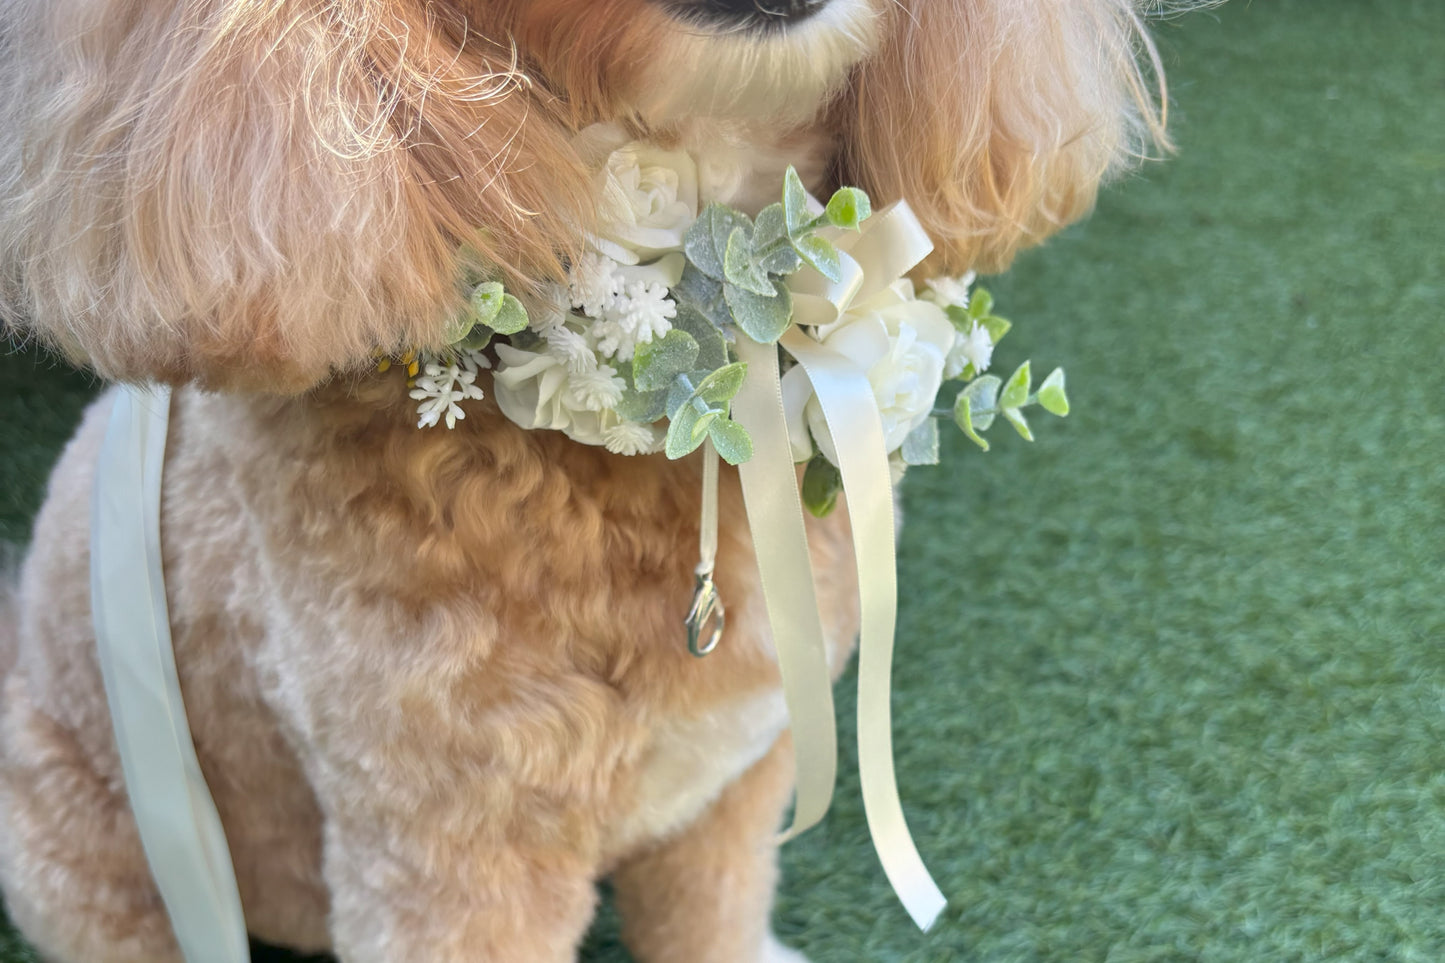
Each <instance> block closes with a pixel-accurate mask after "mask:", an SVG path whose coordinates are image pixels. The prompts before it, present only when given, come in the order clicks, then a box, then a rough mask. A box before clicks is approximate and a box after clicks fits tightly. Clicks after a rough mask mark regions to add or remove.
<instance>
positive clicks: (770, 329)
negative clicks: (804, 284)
mask: <svg viewBox="0 0 1445 963" xmlns="http://www.w3.org/2000/svg"><path fill="white" fill-rule="evenodd" d="M772 284H773V292H774V293H773V295H772V296H770V297H764V296H762V295H759V294H755V293H753V292H752V291H748V290H745V289H743V288H740V287H737V286H735V285H732V284H724V285H723V298H724V299H725V300H726V301H727V305H728V308H729V309H730V310H731V311H732V317H733V321H734V322H736V323H737V326H738V327H739V328H741V329H742V331H743V333H744V334H746V335H747V336H748V337H750V338H752V339H753V340H754V341H757V342H758V343H759V344H773V343H774V342H776V341H777V340H778V339H779V338H781V337H782V336H783V332H785V331H787V330H788V326H789V325H790V324H792V323H793V296H792V294H790V293H789V292H788V286H787V285H786V284H784V283H783V282H782V281H780V280H775V281H773V282H772Z"/></svg>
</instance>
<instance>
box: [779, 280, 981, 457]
mask: <svg viewBox="0 0 1445 963" xmlns="http://www.w3.org/2000/svg"><path fill="white" fill-rule="evenodd" d="M955 333H956V332H955V331H954V328H953V325H952V324H951V323H950V322H949V320H948V316H947V315H946V314H944V313H943V309H942V308H940V307H939V306H938V305H937V304H934V303H933V302H931V301H921V300H918V299H917V298H915V297H914V295H913V285H912V284H911V283H910V282H909V281H907V280H906V279H904V280H899V281H895V282H894V283H893V284H891V285H889V286H888V287H887V288H885V289H884V290H883V291H881V292H879V293H878V294H876V295H874V296H873V297H871V298H869V299H868V300H867V301H865V302H863V303H862V304H857V305H853V306H851V307H850V308H849V309H848V311H847V313H845V314H844V315H843V317H842V318H840V319H839V320H838V322H837V323H835V324H832V325H829V326H828V329H827V335H826V337H824V338H823V339H822V341H823V344H824V345H826V346H827V347H829V348H831V349H833V350H834V351H836V352H838V353H839V354H841V355H843V356H844V357H846V358H848V359H849V360H851V361H852V362H853V363H854V364H856V365H857V366H858V367H859V368H860V369H862V370H863V371H866V372H867V375H868V383H869V384H870V385H871V386H872V388H873V397H874V400H876V401H877V403H878V413H879V414H880V415H881V416H882V419H883V437H884V450H886V451H888V452H889V453H892V452H894V451H896V450H897V449H898V448H900V447H901V446H902V445H903V439H904V438H907V437H908V433H909V432H910V431H912V430H913V429H914V428H917V427H918V426H919V425H920V424H922V423H923V422H924V420H925V419H927V418H928V417H929V415H930V413H931V412H932V411H933V402H934V399H935V398H936V397H937V396H938V389H939V388H940V387H941V386H942V384H943V366H944V361H945V359H946V358H947V356H948V352H949V349H950V348H952V346H953V343H954V335H955ZM807 377H808V375H807V372H806V371H804V369H803V367H802V365H799V366H797V367H795V368H793V369H791V370H790V371H789V372H788V373H787V374H786V375H785V376H784V377H783V382H784V384H783V401H784V408H785V409H786V411H787V415H788V434H789V436H790V437H791V439H792V441H793V455H794V457H795V458H797V459H799V460H801V459H802V458H803V457H807V456H808V455H810V454H811V453H812V448H811V446H810V445H808V444H807V442H806V439H807V437H808V436H807V432H811V435H812V440H813V442H814V443H815V444H816V445H817V446H818V451H820V452H822V454H823V457H825V458H827V459H828V460H829V461H831V462H832V463H833V464H835V465H836V464H837V463H838V452H837V448H836V447H835V446H834V444H833V435H832V432H830V431H829V430H828V425H827V422H826V421H825V420H824V419H823V409H822V406H821V405H819V403H818V399H817V397H815V396H814V394H813V391H812V387H811V385H807V386H806V387H805V386H803V385H800V384H798V381H799V380H803V381H806V379H807ZM800 399H801V404H800Z"/></svg>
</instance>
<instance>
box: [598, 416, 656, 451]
mask: <svg viewBox="0 0 1445 963" xmlns="http://www.w3.org/2000/svg"><path fill="white" fill-rule="evenodd" d="M662 441H663V439H662V433H661V432H660V431H658V430H657V429H656V428H654V427H653V426H652V425H644V424H640V423H638V422H636V421H625V420H624V421H619V422H618V423H617V424H615V425H612V426H610V427H607V428H604V429H603V430H602V443H603V444H604V445H606V446H607V450H608V451H610V452H612V453H613V454H614V455H648V454H651V453H652V452H655V451H659V450H660V449H661V448H662Z"/></svg>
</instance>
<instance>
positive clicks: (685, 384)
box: [618, 167, 872, 465]
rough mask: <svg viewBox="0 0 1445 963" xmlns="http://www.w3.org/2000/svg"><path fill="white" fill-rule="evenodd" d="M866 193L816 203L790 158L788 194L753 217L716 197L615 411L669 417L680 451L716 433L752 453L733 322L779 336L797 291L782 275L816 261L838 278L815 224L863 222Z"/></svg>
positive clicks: (742, 452)
mask: <svg viewBox="0 0 1445 963" xmlns="http://www.w3.org/2000/svg"><path fill="white" fill-rule="evenodd" d="M871 211H872V208H871V205H870V204H869V202H868V195H867V194H865V193H863V192H862V191H860V190H858V189H856V188H851V187H845V188H842V189H840V190H838V191H837V192H836V193H834V194H833V196H832V198H830V199H829V201H828V203H827V205H826V206H825V207H824V209H823V211H822V212H821V213H817V214H815V213H813V212H812V211H811V210H810V208H809V204H808V192H807V190H806V189H804V187H803V182H802V179H801V178H799V177H798V172H797V171H796V170H794V169H793V168H792V167H789V168H788V170H787V173H786V175H785V176H784V182H783V199H782V200H781V201H779V202H777V203H774V204H769V205H768V206H767V207H765V208H763V209H762V211H760V212H759V213H758V216H757V218H756V220H754V219H751V218H749V217H748V216H747V215H746V214H743V213H742V212H740V211H737V210H735V209H733V208H730V207H725V206H723V205H721V204H710V205H708V206H707V207H706V208H705V209H704V210H703V212H702V214H701V215H700V216H699V217H698V219H697V220H696V221H695V222H694V223H693V225H692V227H691V228H689V230H688V232H687V236H686V238H685V239H684V247H683V250H684V252H685V254H686V256H687V265H686V267H685V268H684V270H683V275H682V279H681V280H680V281H679V282H678V283H677V284H676V285H675V286H674V287H673V289H672V295H673V298H674V300H675V301H676V302H677V312H678V313H677V319H676V322H675V323H674V326H673V329H672V330H671V331H669V332H668V333H667V334H666V335H664V336H663V337H662V338H659V339H657V340H655V341H653V342H652V343H650V344H647V345H642V346H639V347H638V350H637V353H636V356H635V357H634V358H633V360H632V365H631V368H630V370H629V371H628V372H627V373H626V374H625V375H624V377H625V379H626V380H627V381H628V389H627V391H625V392H624V400H623V404H624V406H625V407H619V408H618V411H619V412H620V413H622V414H623V416H624V417H628V418H632V417H634V415H636V416H637V420H656V419H657V418H660V417H662V415H664V414H665V415H666V416H667V417H668V419H669V425H668V429H667V443H666V451H667V455H668V457H669V458H681V457H682V456H683V455H686V454H688V453H689V452H692V451H695V450H696V449H697V448H698V446H699V445H701V444H702V443H703V441H704V440H705V439H711V440H712V443H713V446H714V447H715V448H716V449H717V451H718V454H720V455H721V456H722V457H723V459H724V460H726V461H727V462H728V463H729V464H734V465H735V464H739V463H740V462H743V461H746V460H747V459H748V458H750V457H752V452H753V443H752V438H751V437H749V435H748V432H747V430H746V429H745V428H743V427H742V426H741V425H739V424H738V423H737V422H736V421H733V420H732V419H731V418H730V417H728V411H729V408H730V405H731V402H732V399H733V398H734V397H735V396H736V395H737V393H738V390H739V389H741V388H742V384H743V378H744V377H745V375H746V372H747V367H746V365H744V364H742V363H741V362H739V361H736V360H735V359H734V357H733V355H732V352H731V351H730V349H729V348H728V342H729V341H730V340H732V333H731V332H732V329H733V326H736V328H737V330H739V331H742V332H743V333H744V334H746V335H747V336H748V337H750V338H752V339H753V340H754V341H757V342H759V343H762V344H775V343H776V342H777V340H778V339H779V338H781V337H782V336H783V333H784V332H785V331H787V330H788V327H789V326H790V325H791V324H792V323H793V300H792V296H791V295H790V294H789V292H788V286H787V284H786V282H785V281H784V280H783V279H784V278H785V277H787V276H788V275H790V274H793V273H794V272H796V271H798V270H800V269H801V268H802V266H803V265H804V264H808V265H811V266H812V267H814V268H815V269H816V270H817V271H818V273H820V274H822V275H823V276H824V277H826V278H828V279H829V280H832V281H837V280H839V279H840V278H841V277H842V259H841V257H840V256H839V254H838V249H837V248H836V247H835V246H834V245H833V243H832V242H831V241H829V240H828V239H827V238H825V237H823V236H821V235H820V234H819V233H818V232H819V231H820V230H822V229H823V228H826V227H834V228H843V229H845V230H858V227H859V225H860V224H861V223H862V222H863V220H864V219H866V218H867V217H868V215H869V214H870V213H871Z"/></svg>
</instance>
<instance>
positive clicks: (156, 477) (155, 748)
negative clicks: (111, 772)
mask: <svg viewBox="0 0 1445 963" xmlns="http://www.w3.org/2000/svg"><path fill="white" fill-rule="evenodd" d="M114 399H115V400H114V404H113V406H112V408H111V414H110V424H109V427H108V428H107V429H106V433H105V440H104V442H103V443H102V445H101V450H100V459H99V461H98V463H97V465H96V477H95V490H94V492H93V494H92V498H91V519H90V522H91V527H90V532H91V534H90V597H91V617H92V620H93V622H94V625H95V638H96V643H97V655H98V658H99V661H100V671H101V676H102V678H103V680H104V683H105V694H106V699H107V700H108V702H109V704H110V715H111V722H112V724H113V726H114V729H115V741H116V748H117V750H118V751H119V754H120V763H121V769H122V771H123V772H124V774H125V786H126V794H127V795H128V796H129V797H130V805H131V810H132V811H133V812H134V813H135V821H136V828H137V829H138V830H139V831H140V840H141V846H142V847H143V848H144V850H145V856H146V861H147V862H148V863H149V864H150V869H151V876H152V877H153V878H154V879H155V883H156V887H157V889H159V890H160V894H161V899H162V901H163V902H164V903H165V906H166V913H167V915H169V917H170V921H171V929H172V930H173V931H174V933H175V936H176V942H177V943H179V944H180V948H181V953H182V954H183V955H184V956H185V958H186V961H187V963H245V961H247V960H249V959H250V949H249V946H248V944H247V940H246V921H245V917H244V916H243V914H242V912H241V897H240V894H239V893H238V891H237V888H236V874H235V872H234V870H233V869H232V866H231V853H230V850H229V849H228V848H227V846H226V836H225V833H224V831H223V830H222V828H221V820H220V817H219V816H218V815H217V813H216V805H215V802H214V801H213V800H212V798H211V793H210V790H209V789H208V788H207V786H206V780H205V777H204V776H203V775H202V774H201V766H200V762H199V761H198V760H197V759H196V748H195V744H194V743H193V742H192V741H191V729H190V725H189V724H188V723H187V721H186V707H185V703H184V702H183V701H182V698H181V684H180V678H179V676H178V675H177V672H176V659H175V651H174V650H173V649H172V647H171V628H170V616H169V613H168V611H167V607H166V589H165V575H164V572H163V571H162V567H161V538H160V507H161V473H162V470H163V468H164V465H165V451H166V429H167V422H168V418H169V413H170V390H169V389H167V388H152V389H150V390H144V391H143V390H141V389H137V388H129V387H122V388H117V389H115V391H114Z"/></svg>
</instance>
